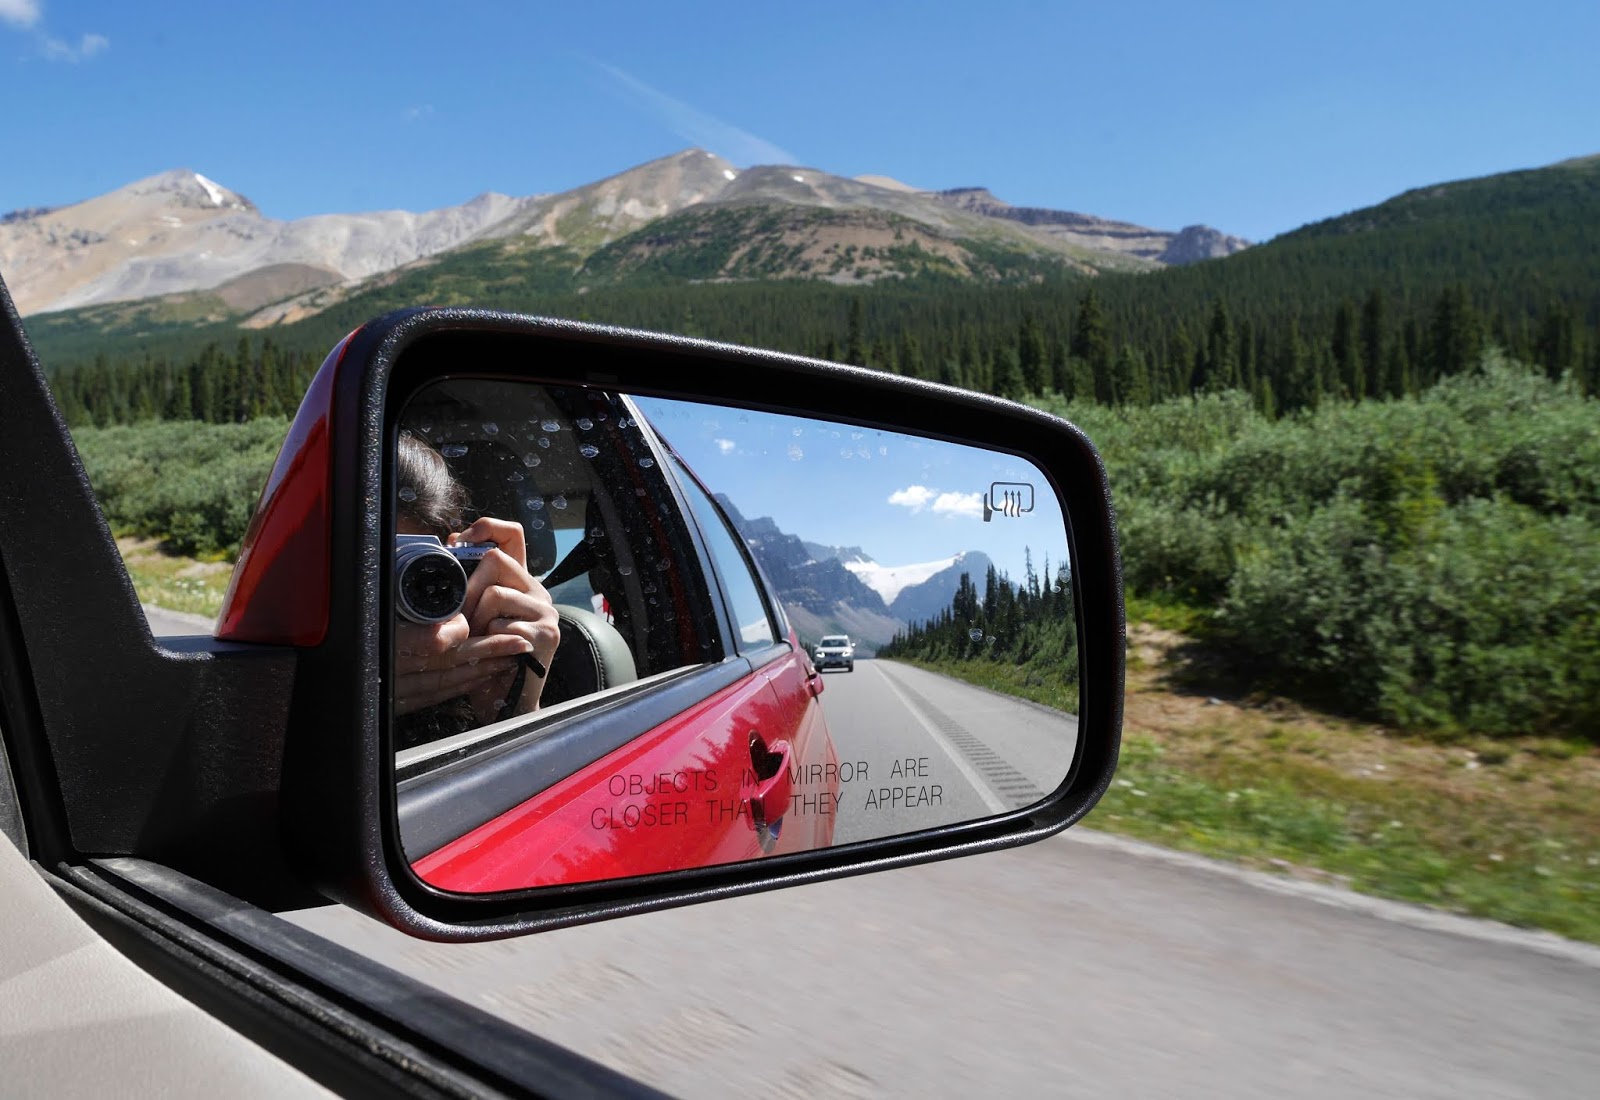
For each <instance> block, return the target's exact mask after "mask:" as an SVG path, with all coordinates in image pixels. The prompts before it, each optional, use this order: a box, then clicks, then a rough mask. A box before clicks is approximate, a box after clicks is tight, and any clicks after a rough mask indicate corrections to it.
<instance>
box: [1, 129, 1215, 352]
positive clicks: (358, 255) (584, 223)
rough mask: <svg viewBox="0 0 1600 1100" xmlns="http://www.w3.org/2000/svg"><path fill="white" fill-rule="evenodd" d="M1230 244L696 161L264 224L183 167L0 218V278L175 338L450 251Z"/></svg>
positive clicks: (1182, 250) (580, 279)
mask: <svg viewBox="0 0 1600 1100" xmlns="http://www.w3.org/2000/svg"><path fill="white" fill-rule="evenodd" d="M1246 245H1247V242H1245V241H1243V240H1241V239H1239V238H1237V237H1231V236H1228V235H1227V234H1224V233H1221V232H1219V231H1217V230H1215V229H1211V228H1209V227H1206V226H1189V227H1187V228H1184V229H1182V230H1179V231H1167V230H1157V229H1149V228H1146V227H1142V226H1137V225H1131V224H1129V223H1126V222H1119V221H1113V220H1109V219H1105V218H1100V217H1095V216H1092V215H1088V214H1080V213H1072V212H1068V211H1060V210H1046V209H1039V208H1034V207H1015V206H1011V205H1009V204H1007V203H1005V202H1003V201H1001V200H999V199H997V198H995V197H994V196H993V195H992V194H990V193H989V192H988V191H987V190H986V189H984V188H981V187H969V188H958V189H954V190H946V191H928V190H920V189H917V188H913V187H910V186H907V185H905V184H902V183H899V182H898V181H895V180H892V179H888V178H887V177H881V176H876V177H875V176H866V177H860V178H856V179H849V178H845V177H841V176H835V175H830V174H829V173H827V172H823V171H819V170H816V169H813V168H802V167H793V166H759V167H754V168H748V169H739V168H736V167H735V166H734V165H733V164H731V163H730V162H728V161H726V160H724V159H723V158H721V157H718V156H716V155H715V154H712V153H709V152H706V151H705V150H701V149H688V150H684V151H683V152H680V153H677V154H674V155H672V156H668V157H663V158H661V159H658V160H654V161H651V162H649V163H647V164H643V165H640V166H638V167H636V168H632V169H629V170H628V171H625V172H622V173H619V174H618V175H614V176H611V177H609V178H607V179H603V180H600V181H597V182H595V183H591V184H586V185H584V186H582V187H578V188H575V189H573V190H570V191H565V192H561V193H559V194H535V195H529V196H525V197H514V196H509V195H502V194H495V193H485V194H482V195H479V196H478V197H477V198H474V199H472V200H471V201H469V202H466V203H463V204H461V205H459V206H451V207H446V208H443V209H440V210H433V211H428V212H424V213H410V212H407V211H398V210H390V211H379V212H374V213H362V214H327V215H319V216H316V217H308V218H301V219H298V220H294V221H278V220H275V219H272V218H269V217H267V216H265V215H264V214H263V213H262V212H261V211H260V210H259V209H258V208H257V207H256V206H255V204H254V203H252V202H251V201H250V200H249V199H247V198H245V197H244V196H243V195H242V194H240V193H239V192H237V191H234V190H231V189H230V188H228V187H225V186H223V185H221V184H219V183H216V182H214V181H213V180H211V179H209V178H207V177H206V176H204V175H201V174H200V173H198V172H194V171H191V170H188V169H177V170H173V171H169V172H163V173H161V174H159V175H156V176H151V177H149V178H147V179H143V180H139V181H137V182H134V183H130V184H128V185H127V186H125V187H122V188H119V189H117V190H115V191H112V192H110V193H108V194H105V195H101V196H98V197H96V198H92V199H88V200H86V201H83V202H77V203H73V204H71V205H66V206H59V207H52V208H35V209H30V210H21V211H15V212H13V213H10V214H6V215H4V216H3V217H0V272H3V273H4V275H5V278H6V282H7V285H8V287H9V288H10V290H11V293H12V296H13V298H14V300H15V301H16V303H17V306H18V309H19V310H20V311H21V312H22V313H23V314H25V315H29V314H38V313H47V312H56V311H61V310H68V309H80V308H82V307H88V306H104V305H107V304H109V303H126V302H136V301H148V300H161V301H164V302H166V303H167V305H168V306H169V308H170V310H171V311H175V312H176V313H179V314H182V315H184V316H186V317H188V318H189V319H191V320H220V319H224V318H241V319H246V323H247V324H252V325H253V326H254V327H261V326H266V325H272V324H277V323H281V322H284V321H292V320H296V319H300V318H303V317H306V316H308V315H311V314H314V313H317V312H319V311H320V310H323V309H326V308H327V307H328V306H329V305H331V304H333V303H335V302H337V301H340V300H342V299H343V298H344V297H346V296H348V295H349V294H351V293H355V292H358V291H359V290H361V289H363V288H365V287H367V286H370V285H373V284H374V283H375V281H381V280H383V279H385V278H392V277H393V276H394V275H395V274H396V273H399V272H402V271H404V270H406V269H408V268H412V267H415V266H417V265H426V264H428V263H430V262H435V261H437V260H438V259H440V258H443V257H444V256H446V255H448V254H450V253H452V252H455V251H457V250H460V249H462V248H463V247H468V246H493V247H494V249H495V250H496V251H498V252H499V253H501V254H514V255H517V256H519V257H522V258H527V257H528V256H529V255H530V254H533V255H535V256H537V257H538V258H539V259H541V260H542V261H543V262H545V263H547V264H551V265H555V266H557V267H561V268H564V269H568V270H570V271H571V272H572V275H573V277H574V280H575V282H576V284H578V285H580V286H581V285H588V284H601V285H610V284H618V283H627V282H650V281H652V280H661V279H673V278H679V277H689V278H698V279H705V280H713V281H728V280H745V279H771V278H807V279H816V280H823V281H828V282H833V283H840V284H852V283H854V284H865V283H873V282H877V281H881V280H884V279H892V278H904V277H907V276H913V275H918V274H938V275H945V276H949V277H952V278H957V279H971V280H980V281H990V282H993V281H1008V280H1010V281H1017V280H1022V281H1027V280H1030V279H1034V278H1037V277H1039V274H1040V273H1041V272H1042V271H1049V270H1064V271H1069V272H1078V273H1084V274H1091V273H1096V272H1101V271H1139V270H1154V269H1158V268H1161V267H1165V266H1169V265H1181V264H1188V263H1194V262H1197V261H1199V260H1203V259H1209V258H1213V257H1218V256H1226V255H1229V254H1232V253H1233V252H1237V251H1239V250H1240V249H1242V248H1244V247H1246Z"/></svg>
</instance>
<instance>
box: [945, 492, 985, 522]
mask: <svg viewBox="0 0 1600 1100" xmlns="http://www.w3.org/2000/svg"><path fill="white" fill-rule="evenodd" d="M933 514H934V515H936V516H971V517H974V518H977V517H980V516H982V515H983V494H982V493H940V494H939V497H938V499H937V500H935V501H934V502H933Z"/></svg>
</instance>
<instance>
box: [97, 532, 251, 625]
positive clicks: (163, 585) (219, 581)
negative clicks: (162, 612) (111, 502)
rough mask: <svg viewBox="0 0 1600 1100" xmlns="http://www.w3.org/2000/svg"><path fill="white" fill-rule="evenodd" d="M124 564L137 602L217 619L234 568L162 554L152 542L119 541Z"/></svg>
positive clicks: (118, 546) (118, 545)
mask: <svg viewBox="0 0 1600 1100" xmlns="http://www.w3.org/2000/svg"><path fill="white" fill-rule="evenodd" d="M117 549H118V550H120V551H122V561H123V564H124V565H126V566H127V567H128V576H129V577H131V578H132V580H133V589H134V591H135V592H137V593H138V594H139V602H140V603H147V604H154V605H155V606H157V607H164V608H166V609H167V610H169V611H187V612H189V613H190V614H194V615H205V616H207V617H208V618H213V619H214V618H216V616H217V613H218V612H219V611H221V610H222V597H223V596H225V595H226V594H227V591H228V581H229V579H230V578H231V577H232V576H233V566H231V565H229V564H228V563H226V562H205V561H196V560H194V559H193V558H183V557H177V556H175V555H172V554H166V553H163V552H162V550H161V548H160V544H159V543H157V542H156V541H155V540H153V539H136V538H120V539H118V540H117Z"/></svg>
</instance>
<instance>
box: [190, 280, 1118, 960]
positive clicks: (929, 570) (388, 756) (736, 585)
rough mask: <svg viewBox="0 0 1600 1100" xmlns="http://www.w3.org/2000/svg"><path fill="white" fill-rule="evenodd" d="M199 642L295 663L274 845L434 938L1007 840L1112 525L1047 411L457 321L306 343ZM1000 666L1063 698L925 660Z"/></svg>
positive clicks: (1039, 778)
mask: <svg viewBox="0 0 1600 1100" xmlns="http://www.w3.org/2000/svg"><path fill="white" fill-rule="evenodd" d="M802 635H803V636H805V637H807V638H812V639H816V638H820V639H822V641H821V642H820V643H819V644H817V645H816V647H815V648H814V650H813V651H812V652H810V653H807V652H806V651H805V650H804V649H803V648H802V647H801V645H800V641H799V638H800V637H801V636H802ZM218 636H219V637H220V638H222V639H225V640H229V641H238V642H266V643H274V644H279V645H293V646H296V647H297V648H298V649H299V651H300V659H299V662H298V671H297V676H296V688H295V695H294V701H293V706H292V710H291V714H290V721H289V732H288V735H287V745H286V756H285V763H284V778H283V788H282V798H281V800H280V807H281V814H282V819H283V822H284V828H285V830H286V835H287V838H288V840H289V843H290V846H291V848H292V850H293V855H294V858H295V860H296V863H297V866H298V867H300V868H301V869H302V870H303V871H304V872H305V873H306V874H307V875H308V876H309V877H310V878H311V879H312V880H313V881H314V882H315V884H316V885H318V887H319V888H320V889H322V890H323V891H324V892H326V893H328V894H329V895H331V896H333V897H336V898H339V899H340V900H343V901H345V902H347V903H349V904H351V905H354V906H356V907H358V908H361V909H364V910H365V911H367V912H369V913H371V914H372V915H374V916H377V917H379V918H381V919H383V920H386V921H388V922H390V923H392V924H394V925H396V926H398V927H400V928H403V929H405V930H407V931H410V932H413V933H415V934H419V935H425V936H430V937H435V938H443V939H477V938H486V937H492V936H505V935H512V934H517V933H520V932H526V931H532V930H537V929H541V928H548V927H555V926H559V925H565V924H572V923H578V922H581V921H586V920H593V919H598V918H602V917H609V916H616V915H620V914H622V913H625V912H634V911H639V910H643V909H650V908H660V907H664V906H669V905H678V904H683V903H687V902H691V901H697V900H709V899H712V898H717V897H724V896H729V895H733V894H739V893H745V892H749V891H752V890H757V889H765V888H769V887H775V886H782V885H789V884H795V883H799V882H807V881H816V880H819V879H824V878H831V877H837V876H841V875H846V874H852V873H859V872H861V871H864V870H869V869H871V870H876V869H884V868H888V867H895V866H904V865H908V864H912V863H917V862H923V861H927V860H932V859H938V858H943V857H947V856H951V855H956V854H967V853H974V852H979V851H986V850H990V849H996V848H1003V847H1009V846H1013V845H1017V844H1022V843H1027V842H1029V841H1033V840H1038V839H1041V838H1043V837H1045V836H1048V835H1050V834H1052V833H1055V832H1057V831H1059V830H1061V829H1064V828H1066V827H1067V826H1068V825H1070V824H1071V823H1073V822H1074V821H1076V820H1077V819H1079V818H1080V817H1082V816H1083V815H1084V814H1085V813H1087V812H1088V810H1089V809H1090V808H1091V807H1092V806H1093V805H1094V803H1095V802H1096V801H1097V800H1098V798H1099V797H1100V794H1101V793H1102V792H1103V791H1104V790H1105V788H1106V786H1107V785H1108V783H1109V782H1110V779H1111V775H1112V771H1113V768H1114V766H1115V761H1116V754H1117V746H1118V740H1119V736H1120V727H1121V706H1122V679H1123V612H1122V588H1121V577H1120V572H1119V567H1118V558H1117V549H1116V536H1115V530H1114V527H1113V523H1112V516H1111V509H1110V504H1109V496H1108V490H1107V486H1106V480H1105V473H1104V469H1103V467H1102V466H1101V463H1100V461H1099V458H1098V456H1097V455H1096V454H1095V452H1094V450H1093V448H1092V447H1091V445H1090V444H1089V442H1088V440H1087V439H1085V438H1084V436H1083V435H1082V434H1081V433H1079V432H1078V431H1077V430H1076V429H1075V428H1073V427H1072V426H1071V425H1070V424H1067V423H1066V422H1065V421H1062V420H1059V419H1057V418H1054V417H1051V416H1048V415H1046V414H1043V413H1040V412H1038V411H1036V410H1032V409H1029V408H1026V407H1024V406H1021V405H1017V404H1014V403H1011V402H1007V401H1001V400H998V399H994V398H989V397H984V396H979V395H974V394H970V393H965V392H962V391H957V390H952V389H947V388H944V387H941V386H936V385H931V384H925V383H920V382H914V381H910V380H907V379H903V378H898V377H895V376H891V375H885V374H879V373H874V372H870V371H864V370H860V369H856V368H851V367H842V366H837V365H834V364H828V363H819V362H814V361H808V360H803V359H798V358H794V357H790V356H782V355H775V354H770V353H764V352H758V351H751V350H748V349H743V348H735V347H727V346H721V345H714V344H706V343H701V342H696V341H689V340H681V339H673V338H667V337H661V336H653V335H648V334H643V333H636V332H626V331H621V330H615V329H606V328H600V327H595V326H588V325H581V324H574V323H567V322H557V321H548V320H538V319H533V318H524V317H517V316H510V315H504V314H495V313H485V312H476V311H466V310H425V311H407V312H402V313H397V314H393V315H391V316H389V317H386V318H384V319H382V320H379V321H377V322H374V323H372V324H370V325H367V326H365V327H363V328H362V329H360V330H358V331H357V332H356V333H354V334H352V335H351V336H350V337H349V338H347V339H346V340H345V341H344V343H342V344H341V345H340V347H339V348H337V349H336V350H335V352H334V353H333V354H332V355H331V356H330V357H329V359H328V361H327V363H326V364H325V365H324V367H323V369H322V371H321V372H320V373H319V375H318V376H317V378H316V380H315V381H314V382H313V384H312V386H311V389H310V391H309V392H308V394H307V397H306V400H305V403H304V404H303V406H302V408H301V410H300V413H299V415H298V416H297V418H296V421H295V423H294V425H293V426H292V428H291V431H290V434H289V438H288V441H287V442H286V443H285V447H284V450H283V452H282V454H281V455H280V457H279V459H278V463H277V465H276V467H275V469H274V472H273V475H272V479H271V482H270V484H269V486H268V489H267V491H266V492H265V493H264V495H263V498H262V502H261V505H260V507H259V509H258V513H257V515H256V518H255V520H254V522H253V523H252V525H251V529H250V532H249V534H248V535H247V537H246V541H245V546H244V550H243V553H242V554H241V557H240V561H239V565H238V567H237V569H236V572H235V577H234V585H233V588H232V590H231V591H230V593H229V597H228V601H227V604H226V606H225V608H224V612H223V616H222V619H221V625H220V626H219V630H218ZM830 636H831V637H832V639H833V640H835V641H837V640H839V639H845V640H846V641H845V642H841V643H840V644H838V645H833V646H830V644H829V641H830ZM846 642H847V643H848V644H846ZM885 657H889V658H900V659H898V660H895V659H891V660H884V659H883V658H885ZM1024 662H1028V663H1029V668H1030V669H1032V670H1035V671H1036V672H1037V670H1039V669H1044V670H1046V671H1045V673H1044V675H1045V677H1046V678H1047V679H1050V680H1051V681H1052V682H1053V683H1055V684H1057V685H1058V686H1059V687H1060V689H1061V692H1060V696H1059V698H1060V699H1061V700H1064V701H1065V702H1066V703H1067V705H1068V707H1069V709H1071V710H1074V711H1075V714H1073V713H1063V714H1060V715H1059V716H1055V715H1052V714H1050V713H1048V712H1046V711H1045V710H1043V709H1040V708H1030V707H1027V706H1025V705H1023V704H1018V703H1012V702H1011V701H1009V700H1007V699H1005V698H1004V697H1003V696H1001V695H997V694H993V693H985V692H983V691H982V690H981V689H980V688H974V687H969V686H967V685H966V684H965V683H964V682H962V680H960V679H951V678H948V677H945V676H941V675H939V674H938V672H939V671H940V670H943V671H947V672H948V671H954V672H957V673H961V674H963V675H964V676H965V678H966V679H968V680H972V679H976V680H978V681H979V682H984V681H986V680H987V682H990V683H1003V682H1004V677H1005V676H1006V675H1007V674H1008V670H1011V669H1015V668H1016V667H1017V666H1018V665H1019V664H1021V663H1024ZM813 666H814V669H813ZM825 669H828V670H848V671H851V672H853V673H854V675H853V676H850V677H843V678H840V679H834V678H833V677H829V679H828V690H827V692H826V694H825V695H824V694H823V692H822V677H821V675H820V674H821V673H822V672H823V671H824V670H825ZM1074 704H1075V705H1074Z"/></svg>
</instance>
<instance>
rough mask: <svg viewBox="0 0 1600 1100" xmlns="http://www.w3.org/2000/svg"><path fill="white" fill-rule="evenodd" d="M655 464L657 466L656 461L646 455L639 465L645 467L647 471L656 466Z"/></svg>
mask: <svg viewBox="0 0 1600 1100" xmlns="http://www.w3.org/2000/svg"><path fill="white" fill-rule="evenodd" d="M655 464H656V460H655V459H653V458H651V457H650V456H649V455H645V456H644V457H643V458H641V459H640V460H639V465H641V466H643V467H644V468H645V469H647V470H648V469H649V468H650V467H652V466H654V465H655Z"/></svg>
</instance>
